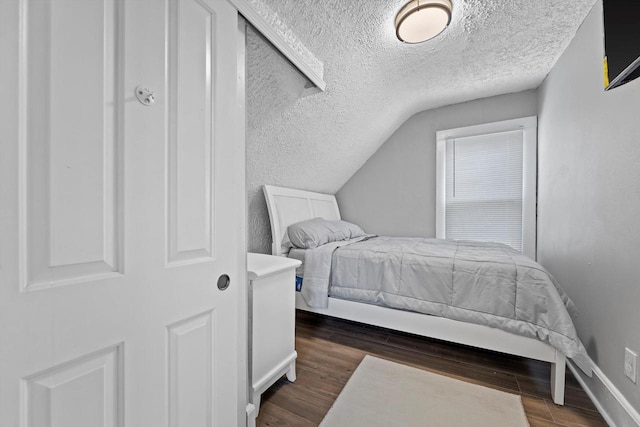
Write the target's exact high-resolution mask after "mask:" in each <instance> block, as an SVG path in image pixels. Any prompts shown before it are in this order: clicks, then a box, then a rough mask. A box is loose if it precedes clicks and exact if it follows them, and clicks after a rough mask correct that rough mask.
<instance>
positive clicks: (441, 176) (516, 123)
mask: <svg viewBox="0 0 640 427" xmlns="http://www.w3.org/2000/svg"><path fill="white" fill-rule="evenodd" d="M537 127H538V117H537V116H530V117H522V118H519V119H512V120H502V121H498V122H492V123H485V124H480V125H474V126H465V127H460V128H455V129H447V130H441V131H437V132H436V144H437V146H436V147H437V148H436V238H438V239H446V223H445V221H446V219H445V218H446V212H445V209H446V176H447V175H446V173H447V171H446V164H447V163H446V160H447V140H448V139H453V138H464V137H469V136H479V135H488V134H492V133H500V132H509V131H514V130H522V140H523V147H522V156H523V159H522V162H523V165H522V193H523V194H522V253H523V254H524V255H526V256H528V257H530V258H531V259H533V260H535V259H536V210H537V206H536V205H537V194H536V192H537V157H538V136H537V134H538V132H537Z"/></svg>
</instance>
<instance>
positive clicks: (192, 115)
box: [167, 0, 215, 264]
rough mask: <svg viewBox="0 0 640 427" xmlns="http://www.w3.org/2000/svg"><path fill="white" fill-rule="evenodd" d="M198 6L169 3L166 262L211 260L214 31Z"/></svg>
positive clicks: (187, 1)
mask: <svg viewBox="0 0 640 427" xmlns="http://www.w3.org/2000/svg"><path fill="white" fill-rule="evenodd" d="M214 23H215V15H214V13H213V11H211V10H210V9H209V8H208V7H207V6H206V5H205V4H203V3H202V2H200V1H198V0H169V55H168V61H169V67H168V69H169V85H168V86H169V102H168V108H169V138H168V150H167V151H168V153H167V154H168V164H167V166H168V171H167V175H168V179H167V184H168V191H167V194H168V198H167V203H168V206H167V211H168V212H167V217H168V230H167V235H168V238H167V242H168V262H169V264H181V263H191V262H198V261H206V260H210V259H211V258H212V257H213V217H212V212H213V200H214V198H213V170H212V167H213V153H214V139H213V138H214V132H213V126H214V123H213V103H212V102H213V93H212V91H213V75H212V63H213V60H214V51H213V40H212V37H213V25H214Z"/></svg>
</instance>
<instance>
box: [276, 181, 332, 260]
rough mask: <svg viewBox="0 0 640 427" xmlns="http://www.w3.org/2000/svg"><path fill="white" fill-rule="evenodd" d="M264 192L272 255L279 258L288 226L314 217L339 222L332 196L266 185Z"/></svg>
mask: <svg viewBox="0 0 640 427" xmlns="http://www.w3.org/2000/svg"><path fill="white" fill-rule="evenodd" d="M263 189H264V198H265V199H266V200H267V207H268V208H269V219H270V220H271V236H272V239H273V243H272V245H271V253H272V254H273V255H282V239H283V238H284V234H285V233H286V232H287V227H288V226H290V225H291V224H295V223H296V222H300V221H304V220H306V219H311V218H317V217H320V218H324V219H326V220H331V221H333V220H337V219H340V209H338V202H337V201H336V198H335V196H331V195H329V194H323V193H313V192H311V191H304V190H295V189H293V188H284V187H274V186H273V185H265V186H264V187H263Z"/></svg>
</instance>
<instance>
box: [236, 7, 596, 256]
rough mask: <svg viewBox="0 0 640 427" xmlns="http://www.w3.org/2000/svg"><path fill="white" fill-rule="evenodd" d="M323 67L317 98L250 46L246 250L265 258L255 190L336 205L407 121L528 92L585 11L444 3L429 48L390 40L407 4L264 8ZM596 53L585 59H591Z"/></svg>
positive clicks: (264, 224) (283, 66)
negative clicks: (324, 198) (447, 8)
mask: <svg viewBox="0 0 640 427" xmlns="http://www.w3.org/2000/svg"><path fill="white" fill-rule="evenodd" d="M263 2H264V3H265V4H266V5H267V6H268V7H270V8H271V9H272V10H273V11H274V12H275V13H276V14H277V15H278V17H279V18H280V20H281V21H282V22H284V23H285V24H286V25H287V26H288V27H289V28H290V29H291V30H292V31H293V33H294V34H295V35H296V36H297V37H298V38H299V39H300V41H302V43H303V44H304V45H305V46H306V47H307V48H309V49H310V50H311V52H313V54H314V55H315V56H316V57H317V58H319V59H320V60H321V61H322V62H324V67H325V69H324V78H325V81H326V83H327V88H326V91H325V92H319V91H317V90H314V89H313V88H309V86H310V83H309V82H308V81H307V79H306V78H305V77H304V76H302V75H301V74H300V73H299V72H298V71H297V70H296V69H295V68H293V67H292V66H291V65H290V64H289V63H288V62H287V60H286V59H284V58H283V57H282V56H281V55H280V54H279V53H278V52H276V51H275V50H274V49H273V48H272V47H271V46H270V45H269V43H268V42H267V41H265V40H264V39H263V38H262V37H261V36H260V35H259V34H258V33H257V32H255V31H253V30H249V31H248V34H247V115H248V129H247V190H248V197H249V240H250V242H249V250H254V251H262V252H266V251H268V250H269V246H268V245H269V243H270V231H269V225H268V224H269V223H268V217H267V216H266V206H265V205H264V199H263V198H262V194H261V186H262V185H263V184H274V185H281V186H288V187H296V188H303V189H307V190H313V191H321V192H326V193H331V194H333V193H335V192H336V191H337V190H339V189H340V188H341V186H342V185H343V184H344V183H345V182H346V181H347V180H348V179H349V178H350V177H351V176H352V175H353V174H354V173H355V172H356V171H357V170H358V169H359V168H360V167H361V166H362V165H363V164H364V163H365V162H366V161H367V159H368V158H369V157H370V156H371V155H372V154H373V153H374V152H375V151H376V150H377V149H378V147H379V146H380V145H381V144H382V143H383V142H384V141H385V140H386V139H387V138H388V137H389V136H390V135H391V134H392V133H393V132H394V131H395V130H396V129H397V128H398V127H399V126H400V125H401V124H402V123H403V122H404V121H405V120H406V119H408V118H409V117H410V116H412V115H413V114H415V113H417V112H419V111H423V110H427V109H431V108H436V107H440V106H444V105H450V104H456V103H459V102H463V101H468V100H472V99H478V98H484V97H488V96H493V95H498V94H503V93H509V92H518V91H521V90H525V89H532V88H536V87H537V86H538V85H540V83H541V82H542V80H543V79H544V78H545V76H546V75H547V74H548V73H549V71H550V70H551V68H552V66H553V64H554V63H555V61H556V59H557V58H558V57H559V56H560V54H561V53H562V52H563V51H564V49H565V47H566V46H567V45H568V43H569V41H570V40H571V39H572V38H573V36H574V35H575V33H576V31H577V29H578V27H579V25H580V24H581V23H582V21H583V19H584V18H585V16H586V15H587V13H588V11H589V10H590V9H591V7H592V6H593V4H594V2H595V1H594V0H565V1H557V0H453V3H454V10H453V17H452V22H451V25H450V26H449V28H448V29H447V30H446V31H445V32H443V33H442V34H440V35H439V36H438V37H436V38H435V39H433V40H430V41H428V42H425V43H422V44H417V45H408V44H404V43H401V42H400V41H398V40H397V39H396V37H395V30H394V26H393V22H394V18H395V15H396V13H397V12H398V10H399V9H400V8H401V7H402V5H403V4H404V3H405V0H316V1H310V0H263ZM598 48H599V47H598V46H594V49H598Z"/></svg>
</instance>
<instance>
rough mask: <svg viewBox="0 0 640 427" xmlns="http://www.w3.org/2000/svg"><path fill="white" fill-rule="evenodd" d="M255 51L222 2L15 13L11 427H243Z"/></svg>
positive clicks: (1, 212) (8, 181) (3, 255)
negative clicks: (247, 153)
mask: <svg viewBox="0 0 640 427" xmlns="http://www.w3.org/2000/svg"><path fill="white" fill-rule="evenodd" d="M241 39H242V35H241V34H240V33H239V31H238V18H237V11H236V10H235V9H234V8H233V7H232V6H230V5H229V4H228V3H227V1H226V0H166V1H160V0H127V1H121V0H2V1H1V2H0V425H1V426H3V427H13V426H22V427H26V426H29V427H40V426H47V427H92V426H109V427H110V426H125V425H126V426H128V427H144V426H151V427H161V426H162V427H164V426H170V427H173V426H182V427H200V426H203V427H204V426H220V427H227V426H235V425H238V424H240V423H242V422H243V421H244V420H243V419H242V418H241V417H239V413H240V412H241V411H242V409H244V408H243V402H242V399H243V396H244V394H245V390H244V388H243V387H244V382H243V381H244V380H245V378H243V374H242V372H243V371H244V366H246V365H244V364H245V363H246V361H245V358H244V355H243V354H242V352H240V351H239V348H242V344H241V342H242V341H243V340H244V339H245V337H246V335H244V332H243V328H238V322H239V319H240V318H241V317H240V316H241V315H242V312H243V311H242V310H243V306H244V304H243V303H242V301H243V299H244V296H243V295H244V291H243V284H244V283H245V279H244V277H245V273H244V268H245V260H244V259H245V240H244V221H245V215H244V209H245V206H244V151H243V150H244V142H243V140H242V126H243V121H244V119H243V117H242V115H243V114H244V113H243V111H242V102H241V101H240V100H239V97H238V96H239V95H238V94H239V93H240V94H241V93H242V88H238V84H239V83H242V79H238V76H240V77H242V74H238V73H237V67H238V63H239V61H238V52H239V51H240V52H241V51H242V50H241V49H240V50H238V46H239V45H242V40H241ZM241 56H242V55H241ZM241 71H242V72H243V70H241ZM138 86H142V87H144V88H147V89H149V90H150V91H153V92H154V102H152V103H151V105H149V106H146V105H144V104H143V103H141V102H140V101H138V99H137V97H136V96H135V88H136V87H138ZM142 98H143V101H144V100H145V99H146V98H145V97H144V96H143V97H142ZM225 274H226V275H228V276H229V277H230V286H229V287H228V289H226V290H224V291H222V290H219V289H218V286H217V284H218V282H220V284H221V285H224V284H225V280H224V276H223V275H225ZM220 276H223V279H221V280H219V277H220ZM239 313H240V315H239ZM239 360H240V361H239ZM239 384H241V385H239Z"/></svg>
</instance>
